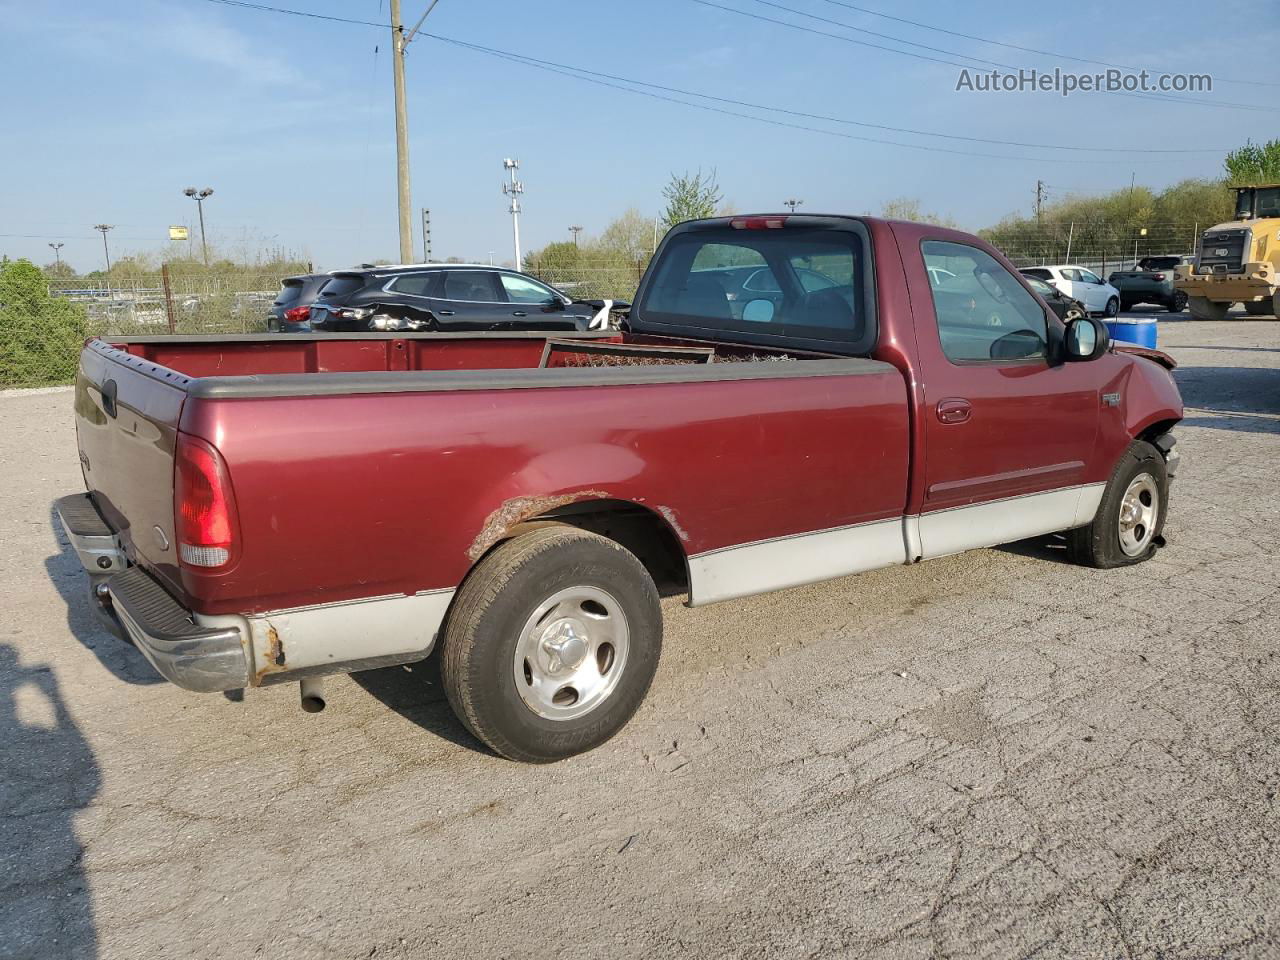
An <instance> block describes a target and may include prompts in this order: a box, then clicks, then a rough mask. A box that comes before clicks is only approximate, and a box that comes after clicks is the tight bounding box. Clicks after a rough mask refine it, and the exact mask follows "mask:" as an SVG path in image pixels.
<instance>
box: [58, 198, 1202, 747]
mask: <svg viewBox="0 0 1280 960" xmlns="http://www.w3.org/2000/svg"><path fill="white" fill-rule="evenodd" d="M743 264H752V265H753V269H754V270H755V271H756V272H757V274H759V275H757V276H755V277H754V279H753V281H752V282H751V283H750V284H747V283H745V282H744V283H739V281H738V278H739V277H740V276H741V270H742V265H743ZM930 267H940V268H943V269H945V270H947V271H948V272H950V273H952V274H953V275H954V276H955V280H954V281H948V282H947V283H944V284H943V285H941V286H935V285H934V284H933V283H932V282H931V278H930V274H929V268H930ZM449 269H452V268H449ZM404 275H405V274H403V273H400V272H395V273H394V274H392V275H391V276H395V277H399V276H404ZM813 275H819V276H821V277H822V278H823V283H822V284H819V285H818V289H811V286H812V285H813V284H814V276H813ZM953 282H954V283H955V284H956V285H957V286H956V289H954V290H953V289H951V284H952V283H953ZM730 287H735V288H736V289H737V290H738V291H739V293H741V291H742V290H743V289H745V288H747V287H751V288H752V290H751V291H749V292H752V293H754V290H755V289H759V291H760V293H759V294H758V295H751V296H748V297H745V298H744V297H743V296H741V295H739V296H738V297H737V298H736V299H730V298H729V292H730ZM971 300H977V304H976V308H975V307H974V306H973V305H971V304H970V301H971ZM993 318H994V321H995V322H992V321H993ZM264 343H270V344H271V349H269V350H264V349H262V346H263V344H264ZM711 361H714V362H711ZM1172 366H1173V363H1172V361H1171V360H1170V359H1169V358H1168V357H1166V356H1165V355H1163V354H1160V353H1158V352H1156V351H1150V350H1142V349H1140V348H1132V349H1130V348H1124V347H1112V346H1110V345H1109V343H1108V338H1107V330H1106V327H1105V326H1104V325H1103V324H1102V323H1101V322H1100V321H1098V320H1095V319H1092V318H1089V317H1081V318H1079V319H1076V320H1072V321H1070V322H1068V323H1065V324H1064V323H1062V322H1061V321H1060V320H1059V319H1058V317H1057V316H1056V315H1055V314H1054V313H1053V311H1051V310H1049V309H1047V308H1046V306H1045V305H1044V304H1043V303H1042V302H1041V301H1040V300H1039V299H1037V298H1036V296H1035V295H1034V294H1033V293H1032V292H1031V291H1030V289H1028V287H1027V286H1026V285H1025V284H1024V283H1023V281H1022V279H1021V278H1020V277H1019V275H1018V273H1017V271H1016V270H1015V269H1014V268H1013V267H1012V266H1010V265H1009V263H1008V262H1007V261H1006V260H1005V259H1004V258H1003V257H1002V256H1001V255H1000V254H999V253H998V252H997V251H996V250H995V249H994V248H992V247H991V246H990V245H988V244H987V243H985V242H984V241H982V240H981V239H979V238H977V237H974V236H971V235H969V234H966V233H961V232H959V231H957V230H949V229H946V228H942V227H937V226H932V225H927V224H911V223H903V222H889V221H884V220H878V219H872V218H864V217H838V216H773V215H771V216H746V217H732V218H717V219H713V220H703V221H694V222H689V223H684V224H681V225H679V226H677V227H675V228H674V229H673V230H671V231H670V232H669V233H668V234H667V236H666V238H665V239H664V240H663V242H662V244H661V246H660V248H659V249H658V251H657V253H656V255H655V257H654V259H653V262H652V263H651V264H650V265H649V268H648V270H647V271H646V272H645V274H644V278H643V280H642V282H641V284H640V289H639V292H638V294H637V297H636V302H635V306H634V308H633V309H632V311H631V314H630V318H629V320H628V321H627V324H626V326H625V328H624V329H623V331H621V333H617V334H615V333H612V332H608V331H602V332H598V333H597V332H574V331H570V332H565V333H546V332H541V333H540V332H537V331H499V332H475V333H469V334H455V335H451V336H446V337H442V336H440V335H439V334H436V333H425V334H414V333H395V334H376V333H375V334H370V333H365V334H362V335H353V336H351V337H349V338H341V337H337V338H335V337H325V336H319V335H316V334H297V335H295V336H292V337H288V338H283V339H281V338H278V337H276V338H269V337H267V336H266V335H259V336H239V337H234V338H225V339H219V338H212V337H177V338H175V337H132V338H127V339H126V338H115V339H94V340H91V341H89V342H88V343H87V344H86V345H85V347H84V349H83V352H82V353H81V357H80V367H79V373H78V375H77V381H76V392H75V415H76V424H77V437H78V442H79V448H80V461H81V464H82V466H83V473H84V478H85V483H86V485H87V487H88V491H89V492H88V494H79V495H72V496H69V497H66V498H63V499H62V500H60V501H59V503H58V505H57V509H58V512H59V514H60V516H61V518H62V523H63V525H64V526H65V528H66V530H67V533H68V535H69V537H70V539H71V542H72V544H73V545H74V547H75V549H76V551H77V553H78V555H79V557H80V558H81V560H82V562H83V563H84V565H85V567H86V569H87V570H88V571H89V574H90V578H91V580H92V585H93V593H94V596H96V597H97V598H98V600H99V601H100V602H101V603H103V604H104V605H105V606H106V607H107V608H108V609H109V610H110V611H112V613H113V615H114V616H115V617H117V618H118V620H119V621H120V622H121V623H122V625H123V628H124V630H125V631H126V632H127V633H128V635H129V636H130V637H131V638H132V639H133V641H134V642H135V643H136V644H137V647H138V649H139V650H141V651H142V653H143V654H144V655H145V656H146V657H147V658H148V659H149V660H150V661H151V663H152V664H153V665H154V666H155V667H156V669H157V670H158V671H159V672H160V673H161V674H162V675H163V676H165V677H167V678H168V679H170V680H171V681H173V682H174V683H176V684H178V685H179V686H182V687H185V688H187V689H190V690H201V691H216V690H228V689H236V688H243V687H256V686H260V685H265V684H272V683H280V682H285V681H300V682H301V690H302V695H303V706H304V707H307V708H308V709H317V708H319V707H322V706H323V692H322V689H321V688H320V687H319V681H318V679H317V677H319V676H320V675H322V674H326V673H339V672H344V671H356V670H364V669H369V668H372V667H378V666H385V665H388V664H399V663H407V662H411V661H415V660H420V659H422V658H424V657H426V656H427V655H428V654H430V653H431V652H432V651H433V650H434V649H436V648H439V650H440V672H441V677H442V686H443V689H444V691H445V693H446V694H447V696H448V698H449V702H450V703H451V704H452V706H453V708H454V710H455V711H456V712H457V713H458V715H459V717H460V718H461V719H462V721H463V723H465V724H466V726H467V727H468V728H469V729H470V730H471V731H472V732H473V733H474V734H475V735H476V736H477V737H478V738H479V739H481V740H482V741H484V742H485V743H486V744H488V745H489V746H490V747H492V748H493V749H494V750H495V751H497V752H498V753H499V754H502V755H503V756H506V757H510V758H514V759H519V760H526V761H550V760H556V759H559V758H562V757H567V756H569V755H571V754H574V753H578V752H580V751H583V750H587V749H590V748H592V747H595V746H597V745H599V744H601V743H603V742H604V741H605V740H607V739H608V738H609V737H611V736H612V735H613V734H614V733H615V732H617V731H618V730H619V729H620V728H621V727H622V726H623V724H625V723H626V721H627V720H628V718H629V717H630V716H631V715H632V713H633V712H634V711H635V710H636V708H637V707H638V706H639V704H640V702H641V701H642V700H643V699H644V696H645V693H646V691H647V689H648V687H649V684H650V681H651V680H652V678H653V676H654V671H655V669H656V667H657V663H658V657H659V653H660V651H661V647H662V611H661V607H660V605H659V589H660V588H661V589H663V590H666V591H670V592H683V593H686V594H687V596H688V601H689V603H690V604H691V605H693V606H699V605H702V604H706V603H712V602H715V601H720V600H728V599H731V598H735V597H743V596H747V595H749V594H755V593H762V592H765V591H770V590H779V589H782V588H785V587H791V586H796V585H798V584H806V583H812V582H815V581H820V580H825V579H829V578H833V577H841V576H844V575H846V574H851V573H857V572H859V571H863V570H870V569H873V568H877V567H886V566H890V565H893V564H911V563H915V562H917V561H919V560H924V559H928V558H931V557H941V556H946V555H948V554H953V553H957V552H959V551H962V550H969V549H972V548H975V547H985V546H990V545H993V544H998V543H1005V542H1008V541H1013V540H1020V539H1023V538H1025V537H1031V536H1036V535H1041V534H1052V533H1057V532H1064V533H1065V538H1066V547H1067V552H1068V555H1069V556H1070V557H1071V558H1073V559H1074V560H1076V561H1078V562H1080V563H1083V564H1087V565H1090V566H1094V567H1100V568H1107V567H1119V566H1126V565H1131V564H1137V563H1141V562H1142V561H1144V560H1146V559H1147V558H1149V557H1150V556H1151V555H1152V554H1153V552H1154V551H1155V549H1156V547H1157V546H1159V545H1161V544H1162V542H1163V541H1162V540H1161V530H1162V527H1163V526H1164V522H1165V514H1166V509H1167V504H1168V502H1169V501H1168V497H1169V488H1170V479H1171V477H1173V475H1174V474H1175V473H1176V472H1177V467H1178V462H1179V456H1178V449H1177V447H1176V446H1175V441H1174V438H1173V436H1172V434H1171V432H1170V431H1171V428H1172V427H1173V426H1174V425H1175V424H1176V423H1178V421H1179V420H1181V419H1182V416H1183V407H1182V401H1181V399H1180V398H1179V395H1178V389H1177V387H1176V386H1175V384H1174V381H1173V378H1172V376H1171V375H1170V368H1171V367H1172ZM306 424H321V425H322V427H323V428H322V429H308V428H306V427H305V426H300V425H306ZM926 450H927V452H928V453H927V456H926V455H925V451H926ZM335 503H341V509H334V504H335ZM1084 602H1086V603H1087V602H1089V601H1088V600H1087V599H1086V600H1085V601H1084ZM780 629H785V627H780ZM779 735H781V736H785V735H786V733H785V731H782V732H780V734H779Z"/></svg>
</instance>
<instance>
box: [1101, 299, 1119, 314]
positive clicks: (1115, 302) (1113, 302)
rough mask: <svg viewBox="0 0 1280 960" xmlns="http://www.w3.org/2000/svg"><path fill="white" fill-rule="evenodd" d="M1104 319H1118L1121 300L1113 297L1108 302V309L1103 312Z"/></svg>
mask: <svg viewBox="0 0 1280 960" xmlns="http://www.w3.org/2000/svg"><path fill="white" fill-rule="evenodd" d="M1102 315H1103V316H1104V317H1108V318H1110V317H1118V316H1119V315H1120V299H1119V298H1118V297H1112V298H1111V299H1110V300H1108V301H1107V306H1106V309H1104V310H1103V311H1102Z"/></svg>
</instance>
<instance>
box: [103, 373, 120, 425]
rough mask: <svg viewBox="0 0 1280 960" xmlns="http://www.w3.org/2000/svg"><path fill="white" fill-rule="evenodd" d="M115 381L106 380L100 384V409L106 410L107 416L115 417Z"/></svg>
mask: <svg viewBox="0 0 1280 960" xmlns="http://www.w3.org/2000/svg"><path fill="white" fill-rule="evenodd" d="M117 389H118V388H117V386H116V382H115V381H114V380H108V381H107V382H106V383H104V384H103V385H102V409H103V410H105V411H106V414H107V416H108V417H111V418H113V419H114V418H115V415H116V390H117Z"/></svg>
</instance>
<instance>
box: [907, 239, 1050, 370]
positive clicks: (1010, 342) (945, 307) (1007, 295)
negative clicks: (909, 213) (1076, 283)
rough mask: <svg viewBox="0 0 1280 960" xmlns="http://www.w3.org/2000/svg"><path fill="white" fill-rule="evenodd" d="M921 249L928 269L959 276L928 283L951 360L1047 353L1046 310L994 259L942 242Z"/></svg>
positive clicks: (929, 242) (1023, 358)
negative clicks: (944, 282)
mask: <svg viewBox="0 0 1280 960" xmlns="http://www.w3.org/2000/svg"><path fill="white" fill-rule="evenodd" d="M921 252H922V253H923V254H924V262H925V267H926V269H928V270H930V271H932V270H933V269H934V268H939V269H944V270H949V271H950V272H951V273H953V274H955V279H954V280H952V281H950V282H949V283H948V284H947V285H946V286H945V287H936V286H933V285H930V290H931V293H932V295H933V310H934V314H935V315H936V316H937V320H938V338H939V340H940V341H941V343H942V352H943V353H944V354H946V356H947V359H948V360H950V361H952V362H953V363H977V362H987V363H990V362H993V361H994V362H999V361H1011V360H1017V361H1026V360H1043V359H1046V358H1047V357H1048V353H1049V347H1048V339H1049V331H1048V322H1047V320H1046V318H1045V312H1044V308H1043V307H1041V306H1040V302H1039V301H1038V300H1036V298H1035V297H1034V296H1032V295H1031V293H1030V292H1028V291H1027V289H1026V287H1024V286H1023V285H1022V284H1021V283H1020V282H1019V281H1018V279H1017V278H1016V277H1014V275H1013V274H1011V273H1010V272H1009V271H1008V270H1006V269H1005V268H1004V266H1003V265H1002V264H1001V263H1000V262H999V261H998V260H996V259H995V257H993V256H991V255H990V254H989V253H987V252H986V251H985V250H980V249H978V248H977V247H971V246H969V245H968V244H963V243H953V242H951V241H943V240H925V241H924V242H923V243H922V244H921ZM1064 272H1065V271H1064Z"/></svg>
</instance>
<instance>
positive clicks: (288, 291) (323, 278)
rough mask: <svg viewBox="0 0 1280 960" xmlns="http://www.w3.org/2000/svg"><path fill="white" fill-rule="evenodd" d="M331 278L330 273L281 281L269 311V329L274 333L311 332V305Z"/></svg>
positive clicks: (313, 274)
mask: <svg viewBox="0 0 1280 960" xmlns="http://www.w3.org/2000/svg"><path fill="white" fill-rule="evenodd" d="M331 276H332V274H329V273H304V274H302V275H300V276H297V277H285V278H284V279H283V280H281V281H280V292H279V293H278V294H276V299H275V302H274V303H272V304H271V306H270V308H269V309H268V310H267V329H268V330H270V331H272V332H273V333H301V332H304V331H306V330H310V329H311V324H310V314H311V304H312V302H313V301H314V300H315V298H316V295H317V294H318V293H319V292H320V288H321V287H323V286H324V285H325V284H326V283H328V282H329V278H330V277H331Z"/></svg>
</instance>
